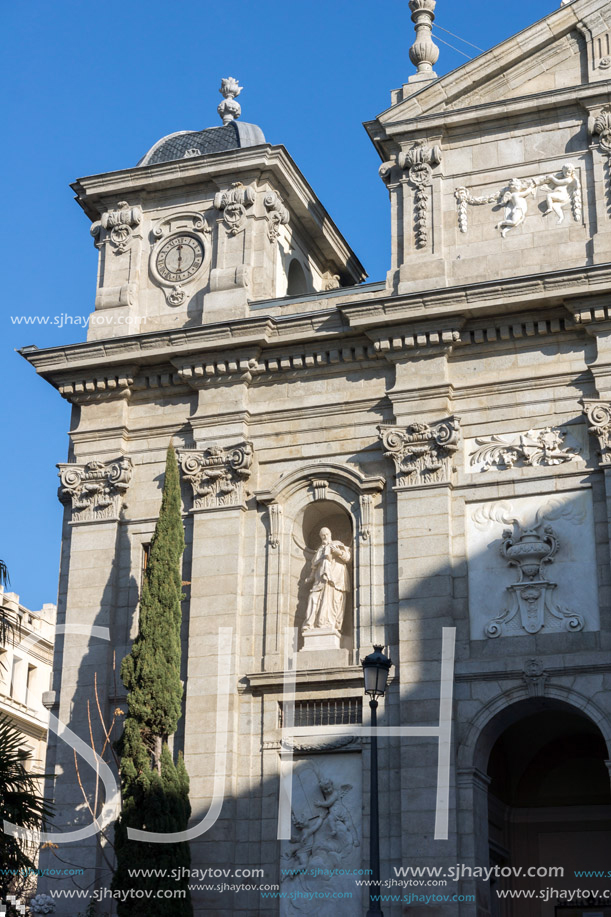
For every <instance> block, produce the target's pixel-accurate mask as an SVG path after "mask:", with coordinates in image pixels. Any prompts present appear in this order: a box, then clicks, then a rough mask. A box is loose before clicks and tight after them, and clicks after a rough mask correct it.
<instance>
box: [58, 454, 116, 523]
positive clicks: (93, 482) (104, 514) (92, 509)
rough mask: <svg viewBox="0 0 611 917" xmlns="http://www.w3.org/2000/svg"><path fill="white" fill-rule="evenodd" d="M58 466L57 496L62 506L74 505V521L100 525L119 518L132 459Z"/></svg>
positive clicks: (72, 463) (71, 463)
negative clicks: (98, 523)
mask: <svg viewBox="0 0 611 917" xmlns="http://www.w3.org/2000/svg"><path fill="white" fill-rule="evenodd" d="M57 467H58V468H59V479H60V482H61V484H60V488H59V491H58V497H59V499H60V501H61V502H62V503H67V504H69V505H71V508H72V521H73V522H101V521H105V520H108V519H117V518H118V517H119V513H120V511H121V504H122V498H123V495H124V494H125V492H126V491H127V488H128V487H129V482H130V480H131V476H132V463H131V459H129V458H127V457H126V456H122V457H121V458H118V459H111V460H110V461H106V462H100V461H91V462H87V463H86V464H84V465H79V464H77V463H76V462H70V463H66V464H59V465H58V466H57Z"/></svg>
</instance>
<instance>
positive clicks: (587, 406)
mask: <svg viewBox="0 0 611 917" xmlns="http://www.w3.org/2000/svg"><path fill="white" fill-rule="evenodd" d="M581 403H582V405H583V410H584V413H585V415H586V417H587V418H588V423H589V425H590V426H589V427H588V431H589V432H590V433H592V435H593V436H595V437H596V439H597V440H598V452H599V455H600V463H601V465H611V402H609V401H600V400H598V399H596V400H594V399H589V398H584V399H583V400H582V402H581Z"/></svg>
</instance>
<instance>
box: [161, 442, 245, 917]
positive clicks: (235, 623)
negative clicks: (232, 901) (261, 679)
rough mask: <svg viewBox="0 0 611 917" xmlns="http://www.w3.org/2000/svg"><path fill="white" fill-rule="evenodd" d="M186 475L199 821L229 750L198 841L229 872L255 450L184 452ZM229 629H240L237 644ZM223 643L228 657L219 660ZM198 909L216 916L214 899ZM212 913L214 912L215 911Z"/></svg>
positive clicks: (190, 711) (202, 856) (190, 681)
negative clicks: (222, 698)
mask: <svg viewBox="0 0 611 917" xmlns="http://www.w3.org/2000/svg"><path fill="white" fill-rule="evenodd" d="M178 460H179V463H180V466H181V469H182V473H183V478H184V479H185V480H186V481H188V482H189V483H190V485H191V487H192V489H193V509H192V513H193V553H192V565H191V588H190V593H191V600H190V613H189V640H188V646H189V655H188V669H187V690H186V709H185V737H186V738H185V762H186V765H187V770H188V771H189V773H191V774H196V775H197V777H196V778H195V779H193V780H192V781H191V804H192V809H193V817H194V819H197V820H201V819H202V818H203V817H204V816H205V814H206V813H207V811H208V810H209V808H210V804H211V801H212V795H213V788H214V781H215V776H216V775H217V774H218V772H219V762H218V760H216V758H215V751H216V748H218V747H221V746H222V745H226V749H227V751H226V758H225V767H226V771H225V773H226V777H225V781H224V802H223V805H222V810H221V814H220V817H219V819H218V821H217V822H216V824H215V826H214V827H213V828H212V829H211V830H210V831H208V832H207V833H205V834H203V835H202V836H201V838H200V839H198V840H196V841H194V842H193V850H194V854H193V855H194V857H195V858H196V860H197V862H206V863H208V864H210V865H213V866H219V867H225V868H227V867H228V866H229V865H231V864H232V863H233V860H234V853H235V844H236V843H237V841H238V839H239V826H238V825H237V824H236V821H235V817H236V804H237V797H238V785H237V778H236V775H237V774H238V771H239V767H238V764H239V761H238V759H239V734H238V716H237V712H238V696H237V688H236V686H237V682H238V679H239V677H240V672H239V670H238V660H239V658H240V652H241V639H242V638H241V633H240V616H241V615H240V612H241V605H242V601H243V567H244V563H245V553H246V547H245V545H246V541H247V539H246V536H245V525H246V523H245V518H246V513H245V509H246V505H245V499H246V495H245V490H244V484H245V482H246V481H247V480H248V477H249V475H250V468H251V464H252V446H251V444H250V443H246V442H240V443H237V444H235V445H234V446H233V447H224V448H222V447H220V446H212V447H209V448H207V449H202V450H183V451H179V452H178ZM222 628H225V629H230V630H231V632H232V635H231V640H229V638H228V636H227V634H226V632H225V634H223V635H220V634H219V632H220V631H221V629H222ZM219 645H220V649H221V656H219ZM219 659H221V660H222V661H221V663H220V664H221V665H223V666H225V667H227V668H229V671H230V678H229V680H230V690H229V698H228V709H229V718H228V722H227V724H225V726H224V727H223V724H222V723H219V722H217V693H218V689H217V684H218V682H217V678H218V672H219ZM205 897H206V902H205V904H204V902H203V901H202V902H199V904H198V906H201V907H202V908H204V910H205V909H206V908H207V909H208V911H214V912H215V913H216V911H215V910H214V908H215V906H216V905H215V902H214V898H213V897H212V896H205ZM208 911H206V912H208Z"/></svg>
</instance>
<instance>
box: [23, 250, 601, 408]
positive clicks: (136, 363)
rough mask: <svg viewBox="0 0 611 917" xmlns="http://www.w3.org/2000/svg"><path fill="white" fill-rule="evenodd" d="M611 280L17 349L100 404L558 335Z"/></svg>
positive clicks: (554, 280) (510, 287)
mask: <svg viewBox="0 0 611 917" xmlns="http://www.w3.org/2000/svg"><path fill="white" fill-rule="evenodd" d="M610 284H611V264H608V263H607V264H603V265H595V266H592V267H587V268H581V269H573V270H563V271H556V272H553V273H548V274H545V275H541V276H537V277H533V276H528V277H516V278H509V279H504V280H502V281H497V282H486V283H479V284H473V285H464V286H457V287H452V288H448V289H444V290H439V289H436V290H430V291H425V292H422V293H413V294H409V295H404V296H380V297H378V298H376V299H371V298H367V299H364V300H356V301H354V302H350V303H342V304H340V305H337V306H335V307H333V301H332V300H331V301H328V302H329V307H330V308H327V309H325V310H321V311H317V312H312V313H310V314H307V313H303V312H301V313H300V314H299V315H290V316H270V315H258V316H255V317H252V318H247V319H239V320H236V321H233V322H219V323H217V324H210V325H200V326H197V327H193V328H183V329H181V330H175V331H159V332H149V333H146V334H139V335H131V336H127V337H124V338H114V339H111V340H106V341H90V342H85V343H82V344H71V345H68V346H65V347H53V348H47V349H44V350H38V349H37V348H29V347H26V348H24V349H23V350H21V351H19V352H20V354H21V355H22V356H23V357H24V358H25V359H27V360H28V362H29V363H31V364H32V365H33V366H34V368H35V369H36V370H37V372H38V373H39V374H40V375H42V376H44V377H45V378H46V379H47V380H48V381H49V382H51V384H52V385H54V386H55V387H56V388H58V389H59V390H60V391H61V392H62V394H63V395H64V397H66V398H68V399H69V400H71V401H92V400H107V399H114V398H121V397H127V396H128V395H129V394H130V393H131V391H132V390H133V391H142V390H144V389H147V388H165V387H169V386H176V385H181V386H189V387H190V388H197V387H201V385H200V383H201V382H202V381H203V380H205V379H206V378H208V379H209V380H214V379H215V378H218V379H221V378H222V379H223V381H231V380H233V381H246V382H248V381H250V379H251V378H254V377H255V376H256V375H259V376H261V375H264V374H266V373H276V372H283V371H288V372H300V371H311V369H313V368H320V367H323V366H326V367H328V368H331V369H332V368H333V365H334V364H336V363H337V364H340V363H347V362H348V363H355V362H357V363H359V362H362V361H366V360H379V359H380V358H383V357H384V356H386V355H387V351H392V350H394V349H396V348H397V347H398V348H399V350H403V349H405V350H406V351H407V352H409V350H410V348H412V347H418V348H420V347H429V348H433V349H434V348H439V347H440V346H442V347H447V346H453V345H465V344H482V343H487V342H490V343H492V342H495V341H498V340H500V341H503V340H513V339H519V338H527V337H530V336H535V335H541V334H556V333H562V332H565V331H568V330H573V329H574V328H575V327H576V319H577V320H578V319H579V318H580V317H581V316H582V315H583V316H584V317H585V313H586V312H587V314H588V321H589V322H594V321H596V320H598V319H599V318H600V320H601V321H602V320H604V321H608V317H607V310H606V308H604V307H601V306H600V303H601V299H600V297H601V296H604V295H606V291H607V290H608V287H609V285H610ZM588 301H590V302H591V303H592V306H591V307H588ZM542 308H547V309H549V310H550V313H551V314H550V315H549V317H547V318H541V316H540V312H541V309H542ZM534 309H536V310H538V312H539V315H537V317H536V318H535V317H534V315H533V311H534ZM552 310H553V311H552ZM573 312H576V313H577V314H576V316H575V318H574V317H573V314H572V313H573ZM554 313H555V314H554ZM503 317H506V321H503ZM466 322H468V328H467V329H464V327H463V326H464V325H465V323H466ZM583 324H585V323H584V322H583V319H582V325H583ZM143 378H145V379H146V380H147V381H143Z"/></svg>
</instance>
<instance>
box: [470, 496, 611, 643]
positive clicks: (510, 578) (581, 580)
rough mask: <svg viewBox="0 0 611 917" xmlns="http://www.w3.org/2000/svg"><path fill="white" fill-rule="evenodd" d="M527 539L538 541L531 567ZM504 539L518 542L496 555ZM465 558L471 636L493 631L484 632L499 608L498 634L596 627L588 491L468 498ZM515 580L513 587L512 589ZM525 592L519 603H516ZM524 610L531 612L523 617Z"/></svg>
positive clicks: (482, 636) (508, 542) (507, 543)
mask: <svg viewBox="0 0 611 917" xmlns="http://www.w3.org/2000/svg"><path fill="white" fill-rule="evenodd" d="M528 541H530V542H531V545H532V543H534V542H536V543H537V544H538V545H540V546H541V547H540V548H539V558H540V563H539V565H538V570H537V571H536V572H535V571H534V568H533V566H532V564H531V566H530V567H529V566H528V565H527V563H526V560H525V554H524V551H525V550H526V545H525V542H528ZM504 542H505V546H506V548H507V546H509V547H510V548H511V547H512V546H517V548H516V550H514V551H513V553H512V551H511V550H510V551H509V556H507V553H505V554H503V553H502V550H503V544H504ZM517 552H521V553H520V554H519V553H517ZM531 554H532V551H531ZM467 557H468V564H469V616H470V626H471V638H472V639H474V640H486V639H490V637H491V636H494V634H495V628H492V633H491V632H490V631H491V622H493V621H494V620H495V619H498V618H499V616H502V615H503V613H504V611H505V610H507V611H508V613H509V614H508V616H506V617H505V618H504V620H502V621H501V626H500V629H499V630H497V631H496V635H497V636H523V635H524V634H526V633H550V632H559V631H571V630H581V629H583V630H590V631H591V630H598V628H599V610H598V586H597V578H596V559H595V543H594V522H593V511H592V497H591V492H590V491H589V490H574V491H564V492H561V493H556V494H542V495H540V496H529V497H516V498H512V499H508V500H496V501H487V502H485V503H484V502H482V503H472V504H469V505H468V506H467ZM541 558H543V559H542V560H541ZM518 560H519V563H518ZM510 561H511V562H510ZM530 574H533V575H530ZM520 583H521V588H520V589H518V590H516V589H512V587H513V586H516V585H517V584H520ZM527 586H528V587H529V588H528V589H527V588H526V587H527ZM537 591H538V592H539V593H540V607H539V612H538V613H539V614H540V625H541V626H538V625H537V622H536V615H537V608H536V605H537V603H536V602H535V601H533V599H532V596H533V595H535V593H536V592H537ZM524 596H525V598H526V602H524V601H522V598H523V597H524ZM544 602H545V608H543V603H544ZM512 603H513V606H512ZM516 603H517V605H520V603H521V607H519V608H518V609H517V611H516V612H515V613H514V614H512V607H514V608H516V607H517V606H516ZM528 603H530V610H529V609H528V607H527V606H528ZM528 614H531V618H532V619H531V620H530V622H529V621H528V620H527V616H528ZM558 615H559V616H558ZM525 620H526V626H525Z"/></svg>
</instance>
